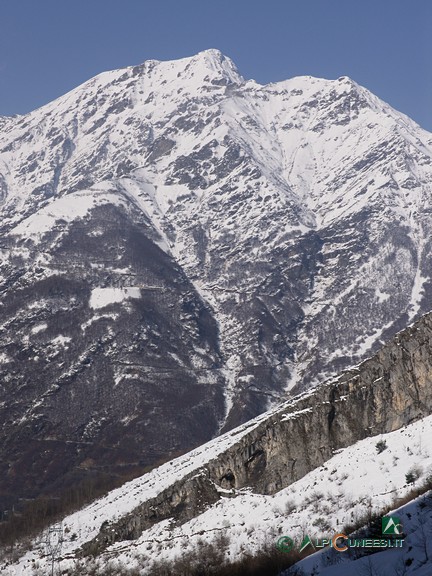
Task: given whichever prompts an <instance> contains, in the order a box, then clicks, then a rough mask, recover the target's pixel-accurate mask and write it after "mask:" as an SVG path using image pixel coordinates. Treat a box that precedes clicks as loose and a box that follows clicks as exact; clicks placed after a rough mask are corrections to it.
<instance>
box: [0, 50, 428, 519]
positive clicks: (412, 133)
mask: <svg viewBox="0 0 432 576" xmlns="http://www.w3.org/2000/svg"><path fill="white" fill-rule="evenodd" d="M431 157H432V141H431V135H430V134H428V133H426V132H425V131H423V130H421V128H419V127H418V126H417V125H415V124H414V123H413V122H412V121H411V120H409V119H408V118H406V117H405V116H403V115H401V114H399V113H398V112H396V111H394V110H393V109H391V108H390V107H389V106H387V105H386V104H384V103H383V102H381V101H380V100H378V99H377V98H375V97H374V96H373V95H371V94H370V93H369V92H368V91H367V90H365V89H363V88H361V87H360V86H358V85H357V84H355V82H353V81H351V80H350V79H348V78H340V79H339V80H336V81H330V80H319V79H314V78H310V77H301V78H294V79H291V80H287V81H285V82H280V83H277V84H270V85H267V86H261V85H259V84H257V83H256V82H254V81H244V80H243V78H242V77H241V76H240V74H239V73H238V72H237V70H236V68H235V66H234V64H233V63H232V62H231V61H230V60H229V59H228V58H226V57H224V56H223V55H222V54H221V53H220V52H218V51H216V50H208V51H205V52H202V53H200V54H198V55H196V56H194V57H192V58H186V59H183V60H178V61H175V62H157V61H149V62H145V63H144V64H142V65H140V66H135V67H131V68H127V69H123V70H118V71H114V72H107V73H104V74H101V75H100V76H98V77H96V78H94V79H92V80H89V81H88V82H87V83H85V84H84V85H82V86H80V87H78V88H77V89H75V90H73V91H72V92H70V93H69V94H67V95H65V96H63V97H61V98H59V99H58V100H56V101H54V102H52V103H50V104H48V105H47V106H44V107H43V108H40V109H39V110H36V111H34V112H32V113H31V114H28V115H26V116H21V117H15V118H10V119H2V123H1V130H0V194H1V199H2V204H1V224H0V229H1V233H2V243H1V251H2V264H1V268H0V290H1V291H2V301H1V317H0V321H1V330H2V341H1V346H2V349H1V351H0V354H1V356H0V359H1V364H0V373H1V387H0V421H1V422H2V424H3V430H4V434H3V437H2V441H1V445H0V452H1V458H0V462H1V464H0V468H1V470H0V471H1V478H2V480H1V487H0V501H1V502H2V504H1V507H3V508H5V507H6V508H7V507H8V506H10V504H11V503H12V501H13V499H14V497H16V496H18V495H21V496H26V497H33V496H36V495H37V494H40V493H41V492H43V491H44V490H46V491H47V492H48V493H49V492H51V491H52V490H53V489H54V488H55V489H57V488H59V489H60V488H61V486H62V485H64V484H67V483H71V482H76V481H77V478H78V479H79V478H82V477H86V476H87V475H89V474H90V475H91V474H97V473H99V471H100V470H101V469H102V470H104V471H107V472H109V473H114V474H123V473H129V472H135V473H136V472H138V471H140V470H142V469H143V468H144V467H145V466H146V465H149V464H151V463H153V462H155V461H157V460H159V459H161V458H166V457H168V455H170V454H173V453H175V452H178V451H179V450H184V449H185V448H190V447H191V446H194V445H198V444H199V443H201V442H203V441H204V440H205V439H208V438H210V437H212V436H213V435H215V434H217V433H218V432H219V431H220V430H225V429H229V428H230V427H232V426H234V425H237V424H239V423H241V422H244V421H245V420H247V418H249V417H252V416H255V415H256V414H259V413H261V412H262V411H263V410H265V409H266V408H267V407H268V405H269V403H275V402H277V401H279V400H280V399H281V397H284V395H285V394H286V393H287V391H288V390H290V389H293V388H294V390H302V389H306V388H307V387H309V386H311V385H313V384H316V383H317V382H319V381H322V380H323V379H325V378H326V377H328V376H330V375H332V374H334V373H335V371H336V370H338V369H340V368H343V367H346V366H348V365H350V364H352V363H355V362H356V361H358V360H359V359H361V358H363V357H365V355H367V354H369V353H370V352H371V351H373V350H374V349H375V348H376V346H378V345H379V342H380V340H382V339H386V338H388V337H389V336H390V335H392V334H394V333H395V332H396V331H397V330H398V329H400V328H402V327H403V326H405V325H406V324H407V322H409V321H410V320H412V319H414V318H415V317H416V316H417V315H419V314H420V313H422V312H424V311H426V310H428V309H429V304H428V302H429V301H430V296H431V293H432V291H431V281H430V277H431V273H430V270H431V262H430V258H431V244H430V237H431V230H430V227H431V224H430V211H431V197H432V196H431V192H432V190H431V186H432V184H431V182H432V161H431Z"/></svg>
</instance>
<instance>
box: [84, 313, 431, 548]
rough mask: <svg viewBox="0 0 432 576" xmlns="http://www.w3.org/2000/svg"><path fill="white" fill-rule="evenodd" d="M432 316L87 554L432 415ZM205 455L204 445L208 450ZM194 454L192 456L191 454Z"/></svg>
mask: <svg viewBox="0 0 432 576" xmlns="http://www.w3.org/2000/svg"><path fill="white" fill-rule="evenodd" d="M431 350H432V316H431V315H428V316H425V317H424V318H422V319H421V320H420V321H418V322H417V323H416V324H414V325H413V326H411V327H410V328H408V329H406V330H405V331H404V332H402V333H400V334H398V335H397V336H396V338H395V339H394V340H393V341H392V342H390V343H389V344H387V345H385V346H384V347H383V348H382V349H381V350H380V351H379V352H378V353H377V354H376V355H375V356H373V357H372V358H370V359H368V360H366V361H365V362H363V363H362V364H360V365H359V366H358V367H357V368H355V369H353V370H349V371H347V372H345V373H343V374H342V375H341V376H340V377H339V378H337V379H336V380H334V381H331V382H329V383H326V384H325V385H323V386H321V387H319V388H317V389H316V390H314V391H313V392H311V393H307V394H304V395H301V396H300V397H299V398H297V399H295V400H293V401H292V402H290V403H289V404H288V405H286V406H284V407H282V408H280V409H279V410H276V411H274V412H272V413H271V414H269V416H268V417H267V418H265V419H263V420H262V421H261V422H259V423H255V424H254V423H253V422H251V424H250V427H251V431H250V432H247V431H245V429H244V428H242V429H240V430H239V431H238V432H237V434H239V436H240V438H239V439H238V441H236V432H235V431H234V432H233V433H232V438H231V439H230V440H228V444H229V446H228V447H227V449H226V450H224V451H222V452H220V453H219V454H218V455H217V457H215V458H210V459H209V460H208V461H207V462H205V463H204V464H203V465H201V466H197V467H196V468H195V469H194V468H193V466H192V469H191V471H189V472H188V473H187V474H186V475H185V476H184V477H181V474H180V477H179V478H178V479H177V481H176V482H174V483H173V484H172V485H170V486H169V487H167V488H166V489H165V490H163V491H161V492H160V493H159V494H157V496H155V497H153V498H150V499H149V500H147V501H145V502H144V503H143V504H141V505H140V506H138V507H137V508H136V509H134V510H133V511H131V512H130V513H128V514H126V515H125V516H124V517H123V518H121V519H120V520H117V521H114V522H108V521H107V522H106V523H105V524H104V525H103V526H102V527H101V530H100V532H99V534H98V536H97V537H96V538H95V539H93V540H92V541H90V542H88V543H86V544H85V545H84V547H83V550H84V553H89V552H91V553H100V552H101V551H102V550H103V549H104V548H105V547H106V546H109V545H111V544H113V543H114V542H117V541H122V540H132V539H136V538H139V536H140V534H141V533H142V531H143V530H146V529H148V528H149V527H151V526H152V525H154V524H157V523H158V522H161V521H162V520H164V519H167V518H172V517H173V518H174V519H175V520H176V522H179V523H182V522H185V521H186V520H190V519H191V518H193V517H194V516H197V515H198V514H199V513H201V512H202V511H203V510H204V509H205V508H206V507H208V506H210V505H212V504H214V503H215V502H217V501H218V500H219V499H220V498H221V494H222V495H223V496H224V497H226V495H227V494H226V492H227V490H230V489H232V493H233V494H232V496H233V497H235V492H236V491H237V490H239V489H241V488H245V487H250V488H251V489H252V491H253V492H255V493H262V494H274V493H275V492H277V491H279V490H281V489H282V488H285V487H286V486H289V485H290V484H291V483H293V482H295V481H296V480H298V479H300V478H301V477H303V476H304V475H305V474H307V473H308V472H310V471H311V470H313V469H315V468H318V467H319V466H321V465H322V464H323V463H324V462H326V461H327V460H329V459H330V458H331V456H332V455H333V454H334V453H335V451H337V450H340V449H341V448H345V447H347V446H351V445H353V444H355V443H356V442H358V441H359V440H362V439H364V438H366V437H368V436H375V435H377V434H385V433H388V432H392V431H394V430H398V429H400V428H402V427H404V426H406V425H408V424H411V423H412V422H413V421H415V420H418V419H421V418H424V417H426V416H428V415H430V414H431V413H432V354H431ZM204 453H205V450H204ZM191 458H193V455H191Z"/></svg>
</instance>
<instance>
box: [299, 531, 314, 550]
mask: <svg viewBox="0 0 432 576" xmlns="http://www.w3.org/2000/svg"><path fill="white" fill-rule="evenodd" d="M308 546H312V548H314V549H315V547H314V545H313V544H312V540H311V539H310V538H309V536H308V535H307V534H306V536H305V537H304V538H303V540H302V543H301V544H300V548H299V552H303V550H304V549H305V548H307V547H308Z"/></svg>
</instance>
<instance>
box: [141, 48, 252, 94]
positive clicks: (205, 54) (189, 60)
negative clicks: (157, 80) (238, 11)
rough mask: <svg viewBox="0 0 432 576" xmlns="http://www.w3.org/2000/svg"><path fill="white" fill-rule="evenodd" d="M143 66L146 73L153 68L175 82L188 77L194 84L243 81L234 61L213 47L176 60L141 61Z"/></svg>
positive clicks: (219, 83) (220, 83)
mask: <svg viewBox="0 0 432 576" xmlns="http://www.w3.org/2000/svg"><path fill="white" fill-rule="evenodd" d="M143 67H144V69H145V70H146V73H148V72H149V69H150V70H155V72H156V73H157V74H161V75H163V77H164V79H165V80H168V81H169V78H170V77H172V78H173V79H175V80H176V82H178V80H179V79H183V80H187V79H190V80H193V81H194V84H206V83H208V82H210V83H211V84H215V85H226V84H243V82H244V79H243V77H242V76H241V74H240V73H239V71H238V70H237V67H236V66H235V64H234V62H233V61H232V60H231V59H230V58H228V57H227V56H225V55H224V54H222V52H220V50H216V49H214V48H210V49H208V50H203V51H202V52H198V54H195V55H194V56H188V57H185V58H180V59H178V60H167V61H159V60H147V61H146V62H144V63H143Z"/></svg>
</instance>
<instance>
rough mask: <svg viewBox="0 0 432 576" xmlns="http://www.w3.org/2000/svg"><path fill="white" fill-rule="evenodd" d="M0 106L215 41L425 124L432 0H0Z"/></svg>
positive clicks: (259, 63)
mask: <svg viewBox="0 0 432 576" xmlns="http://www.w3.org/2000/svg"><path fill="white" fill-rule="evenodd" d="M0 24H1V28H0V30H1V34H0V115H10V114H14V113H24V112H27V111H30V110H32V109H34V108H37V107H38V106H41V105H42V104H45V103H47V102H49V101H50V100H53V99H54V98H56V97H57V96H60V95H61V94H63V93H65V92H67V91H68V90H70V89H72V88H74V87H75V86H77V85H78V84H80V83H82V82H84V81H85V80H87V79H88V78H90V77H91V76H94V75H95V74H98V73H99V72H102V71H104V70H110V69H114V68H120V67H123V66H130V65H133V64H137V63H140V62H142V61H144V60H146V59H148V58H154V59H159V60H166V59H174V58H181V57H184V56H190V55H193V54H195V53H196V52H199V51H200V50H204V49H206V48H219V49H220V50H221V51H222V52H223V53H224V54H226V55H227V56H230V57H231V58H232V59H233V60H234V61H235V63H236V64H237V67H238V68H239V70H240V72H241V73H242V74H243V76H245V77H246V78H254V79H255V80H257V81H258V82H261V83H266V82H272V81H277V80H282V79H285V78H289V77H292V76H297V75H303V74H308V75H312V76H318V77H323V78H338V77H339V76H345V75H346V76H350V77H351V78H353V79H354V80H355V81H357V82H358V83H359V84H362V85H363V86H366V87H367V88H369V90H371V91H372V92H374V93H375V94H377V95H378V96H379V97H381V98H382V99H384V100H385V101H387V102H389V103H390V104H391V105H392V106H394V107H395V108H397V109H398V110H401V111H402V112H405V113H406V114H408V115H409V116H411V117H412V118H414V119H415V120H416V121H417V122H419V123H420V124H421V125H422V126H423V127H424V128H427V129H429V130H431V131H432V0H260V1H257V0H230V1H228V0H3V1H2V2H1V3H0Z"/></svg>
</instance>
